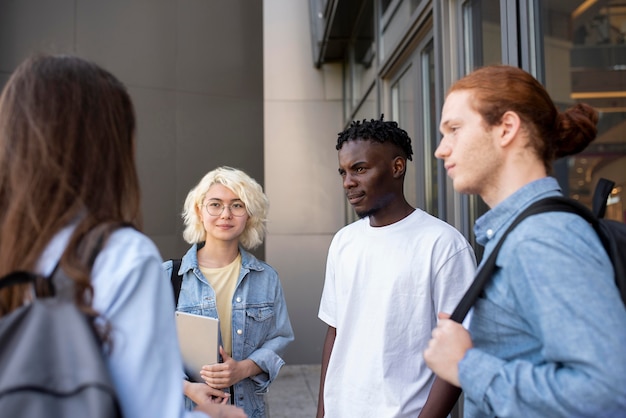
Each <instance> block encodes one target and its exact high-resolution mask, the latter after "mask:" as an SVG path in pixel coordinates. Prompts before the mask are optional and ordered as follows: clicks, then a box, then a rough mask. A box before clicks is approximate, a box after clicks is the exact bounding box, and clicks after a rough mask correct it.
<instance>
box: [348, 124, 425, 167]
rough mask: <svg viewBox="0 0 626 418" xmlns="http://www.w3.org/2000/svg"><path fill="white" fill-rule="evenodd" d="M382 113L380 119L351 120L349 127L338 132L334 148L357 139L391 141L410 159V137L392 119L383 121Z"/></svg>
mask: <svg viewBox="0 0 626 418" xmlns="http://www.w3.org/2000/svg"><path fill="white" fill-rule="evenodd" d="M384 117H385V115H384V114H382V115H380V119H378V120H376V119H370V120H369V121H368V120H366V119H363V121H358V120H355V121H352V123H350V127H348V128H347V129H346V130H345V131H343V132H339V134H338V136H339V138H337V146H336V149H337V150H340V149H341V147H343V144H344V142H347V141H353V140H357V139H368V140H370V141H376V142H380V143H385V142H391V143H392V144H394V145H396V146H397V147H398V148H400V149H401V150H402V152H403V153H404V157H405V158H407V159H408V160H412V159H413V158H412V155H413V148H412V147H411V138H409V135H408V134H407V133H406V131H405V130H404V129H402V128H400V127H399V126H398V124H397V123H396V122H394V121H384V120H383V118H384Z"/></svg>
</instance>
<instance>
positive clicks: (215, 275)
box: [200, 254, 241, 356]
mask: <svg viewBox="0 0 626 418" xmlns="http://www.w3.org/2000/svg"><path fill="white" fill-rule="evenodd" d="M240 270H241V254H237V257H235V259H234V260H233V262H232V263H230V264H229V265H227V266H224V267H218V268H206V267H200V271H201V272H202V274H203V275H204V277H206V279H207V281H208V282H209V284H210V285H211V287H212V288H213V290H214V291H215V299H216V304H217V316H218V317H219V320H220V332H221V333H222V345H223V346H224V351H226V353H227V354H228V355H229V356H231V355H232V342H233V335H232V330H231V329H232V303H233V294H234V293H235V287H236V285H237V279H238V278H239V272H240Z"/></svg>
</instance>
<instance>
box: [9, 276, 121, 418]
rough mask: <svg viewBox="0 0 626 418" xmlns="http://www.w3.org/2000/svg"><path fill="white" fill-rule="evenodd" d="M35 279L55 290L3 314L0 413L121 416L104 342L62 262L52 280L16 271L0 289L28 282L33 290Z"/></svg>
mask: <svg viewBox="0 0 626 418" xmlns="http://www.w3.org/2000/svg"><path fill="white" fill-rule="evenodd" d="M36 282H38V283H39V284H41V283H47V286H50V287H52V288H53V293H54V295H53V296H48V297H39V296H37V297H35V298H34V300H33V301H32V302H31V303H28V304H26V305H24V306H21V307H20V308H18V309H16V310H14V311H13V312H11V313H9V314H8V315H5V316H4V317H2V318H0V370H1V371H2V372H0V414H1V415H2V416H3V417H11V418H26V417H28V418H40V417H50V418H56V417H59V418H60V417H70V418H73V417H77V418H78V417H80V418H82V417H89V418H113V417H121V416H122V415H121V411H120V408H119V404H118V400H117V395H116V392H115V389H114V387H113V384H112V382H111V379H110V377H109V372H108V369H107V367H106V364H105V360H104V355H103V350H102V348H101V344H100V341H99V339H98V337H97V336H96V333H95V331H94V330H93V328H92V326H91V324H90V322H89V319H88V318H87V316H86V315H85V314H84V313H82V312H81V311H80V310H79V309H78V307H77V306H76V305H75V303H74V300H73V293H74V292H73V281H72V280H71V279H69V278H68V277H67V276H66V275H65V273H63V271H62V270H61V269H60V268H58V266H57V268H56V269H55V272H54V274H53V276H52V277H51V278H50V279H49V280H47V281H46V280H45V279H42V278H41V277H37V276H36V275H34V274H32V273H28V272H15V273H11V274H9V275H7V276H5V277H4V278H2V279H0V289H1V288H5V287H8V286H14V285H16V284H25V283H31V284H33V289H34V288H35V287H37V286H35V283H36ZM33 293H34V294H35V293H36V292H35V291H33Z"/></svg>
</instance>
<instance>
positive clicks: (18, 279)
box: [0, 271, 39, 289]
mask: <svg viewBox="0 0 626 418" xmlns="http://www.w3.org/2000/svg"><path fill="white" fill-rule="evenodd" d="M37 277H39V276H37V275H36V274H34V273H31V272H29V271H14V272H12V273H9V274H7V275H6V276H4V277H3V278H1V279H0V289H3V288H5V287H9V286H15V285H18V284H27V283H34V282H35V280H37Z"/></svg>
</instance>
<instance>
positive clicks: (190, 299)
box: [163, 167, 294, 418]
mask: <svg viewBox="0 0 626 418" xmlns="http://www.w3.org/2000/svg"><path fill="white" fill-rule="evenodd" d="M268 206H269V203H268V200H267V197H266V196H265V194H264V193H263V189H262V188H261V186H260V185H259V184H258V183H257V182H256V181H255V180H254V179H252V178H251V177H250V176H248V175H247V174H246V173H244V172H243V171H241V170H237V169H234V168H230V167H219V168H217V169H215V170H213V171H211V172H209V173H208V174H206V175H205V176H204V177H203V178H202V180H200V182H199V183H198V184H197V185H196V186H195V187H194V188H193V189H192V190H191V191H190V192H189V194H188V195H187V199H186V200H185V205H184V210H183V219H184V222H185V230H184V232H183V238H184V239H185V241H187V242H188V243H190V244H192V245H191V248H190V249H189V251H187V253H186V254H185V255H184V256H183V258H182V261H181V264H180V268H179V270H178V272H174V273H175V274H176V273H178V274H179V275H181V276H182V284H181V290H180V293H179V298H178V305H177V307H176V309H177V310H179V311H182V312H188V313H193V314H198V315H204V316H210V317H213V318H218V319H219V320H220V341H221V345H220V357H221V362H219V363H217V364H212V365H211V364H209V365H205V366H204V367H203V368H202V370H201V371H200V375H201V377H202V379H203V380H204V382H205V383H206V385H209V386H210V387H212V388H215V389H219V390H220V392H219V393H220V395H218V396H223V397H229V398H230V402H231V403H234V404H235V405H237V406H239V407H242V408H243V409H244V410H245V412H246V413H247V414H248V416H249V417H251V418H255V417H266V411H265V399H264V394H265V392H266V391H267V389H268V387H269V385H270V384H271V382H272V381H273V380H274V379H275V378H276V376H277V375H278V371H279V370H280V368H281V367H282V366H283V364H285V362H284V360H283V359H282V355H283V353H284V351H285V349H286V347H287V345H288V344H289V343H290V342H291V341H293V339H294V336H293V331H292V329H291V323H290V321H289V316H288V313H287V306H286V303H285V299H284V296H283V290H282V286H281V284H280V280H279V278H278V274H277V273H276V271H275V270H274V269H273V268H272V267H271V266H269V265H268V264H267V263H264V262H263V261H260V260H258V259H257V258H256V257H255V256H254V255H252V254H251V253H249V252H248V250H251V249H254V248H256V247H258V246H259V245H260V244H261V243H262V242H263V238H264V237H265V231H266V229H265V228H266V227H265V222H266V215H267V210H268ZM163 268H164V270H165V272H166V273H167V275H168V277H169V276H170V275H171V274H172V268H173V263H172V261H166V262H165V263H164V264H163ZM205 383H191V382H186V383H185V394H186V395H187V396H188V397H189V398H190V399H191V400H192V401H194V402H197V400H198V399H201V398H197V395H196V394H197V393H201V394H202V393H205V392H204V391H203V388H202V386H204V385H205ZM222 391H223V392H222ZM222 393H223V394H222ZM188 405H189V406H192V403H191V402H188Z"/></svg>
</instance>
